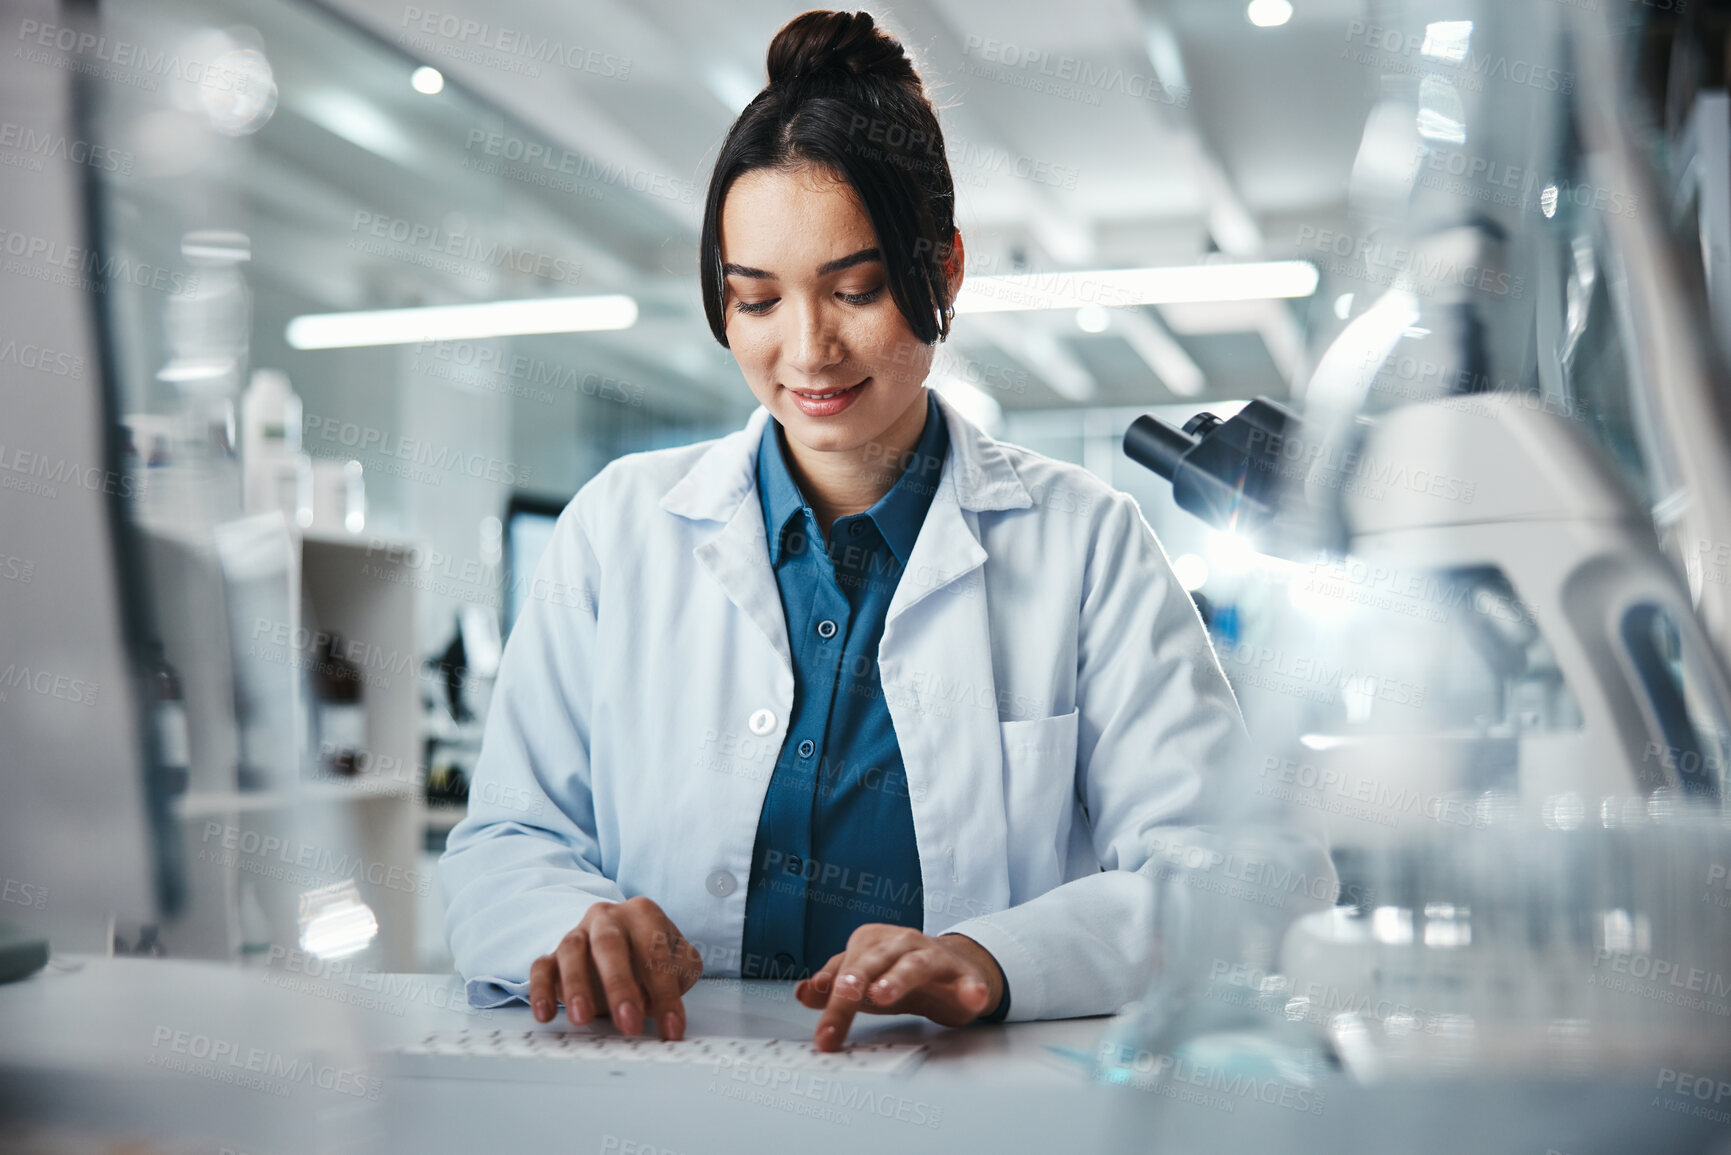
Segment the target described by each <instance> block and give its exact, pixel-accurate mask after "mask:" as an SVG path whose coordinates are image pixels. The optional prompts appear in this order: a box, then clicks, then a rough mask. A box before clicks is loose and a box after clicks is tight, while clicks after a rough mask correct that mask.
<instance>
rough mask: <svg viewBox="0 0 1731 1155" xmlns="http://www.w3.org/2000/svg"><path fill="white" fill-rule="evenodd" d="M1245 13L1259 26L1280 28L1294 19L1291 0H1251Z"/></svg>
mask: <svg viewBox="0 0 1731 1155" xmlns="http://www.w3.org/2000/svg"><path fill="white" fill-rule="evenodd" d="M1244 14H1245V15H1246V16H1248V17H1250V22H1251V23H1252V24H1254V25H1256V26H1257V27H1258V28H1278V27H1280V26H1281V25H1282V24H1285V23H1286V22H1287V21H1288V20H1291V19H1292V5H1291V3H1289V0H1250V7H1249V8H1247V9H1245V13H1244Z"/></svg>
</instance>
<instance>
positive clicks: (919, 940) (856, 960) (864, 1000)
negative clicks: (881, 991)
mask: <svg viewBox="0 0 1731 1155" xmlns="http://www.w3.org/2000/svg"><path fill="white" fill-rule="evenodd" d="M857 933H858V932H856V935H857ZM860 937H861V941H860V942H858V943H856V942H854V941H853V940H851V939H850V940H849V942H848V957H847V959H846V960H845V961H843V963H842V964H841V966H840V967H838V968H837V973H836V976H835V995H834V997H835V998H838V999H841V1000H843V1001H844V1002H853V1003H861V1004H865V1007H866V1008H868V1009H869V1007H870V1005H871V1004H872V1002H873V1000H872V997H871V994H870V988H871V986H872V984H874V983H876V982H877V981H878V980H879V979H880V978H882V977H883V975H884V972H886V971H888V970H889V969H890V968H891V967H892V966H894V965H895V964H896V962H897V961H898V960H899V959H900V958H901V957H902V956H903V955H905V954H908V953H910V952H912V951H915V950H919V949H922V948H923V947H925V946H927V945H928V944H929V943H930V942H931V940H930V939H928V938H926V936H925V935H923V934H920V933H919V932H918V931H904V930H903V929H902V928H899V927H898V928H894V929H887V928H886V931H885V932H884V933H881V934H875V935H868V936H860Z"/></svg>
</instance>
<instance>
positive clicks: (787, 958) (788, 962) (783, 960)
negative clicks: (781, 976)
mask: <svg viewBox="0 0 1731 1155" xmlns="http://www.w3.org/2000/svg"><path fill="white" fill-rule="evenodd" d="M793 961H794V960H793V956H792V955H790V954H788V953H787V952H786V951H778V952H776V956H775V965H776V966H778V967H780V968H781V970H782V972H783V973H786V972H788V971H791V970H792V969H793Z"/></svg>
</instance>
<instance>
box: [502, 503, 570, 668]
mask: <svg viewBox="0 0 1731 1155" xmlns="http://www.w3.org/2000/svg"><path fill="white" fill-rule="evenodd" d="M567 500H568V499H567ZM567 500H560V499H557V498H551V497H533V496H527V495H522V494H518V495H514V496H513V497H512V498H511V502H510V504H509V505H507V506H506V507H505V566H504V570H505V572H504V581H505V598H504V612H505V621H504V631H503V632H504V633H506V634H509V633H510V632H511V627H512V626H514V625H516V624H517V615H518V614H519V613H521V612H522V610H523V605H524V603H525V602H526V601H527V600H528V596H529V583H530V581H531V580H532V579H533V578H534V576H535V567H536V566H537V565H539V564H540V562H541V555H542V554H543V553H545V552H546V551H547V543H548V542H550V541H552V540H553V526H554V524H555V523H556V522H557V521H558V520H559V514H560V512H561V511H563V510H564V508H565V506H566V504H567Z"/></svg>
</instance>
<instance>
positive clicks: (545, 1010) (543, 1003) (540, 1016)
mask: <svg viewBox="0 0 1731 1155" xmlns="http://www.w3.org/2000/svg"><path fill="white" fill-rule="evenodd" d="M552 1017H553V1008H552V1006H551V1005H549V1004H548V1002H547V1000H546V999H536V1000H535V1021H536V1022H538V1023H544V1022H546V1021H547V1020H548V1019H550V1018H552Z"/></svg>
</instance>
